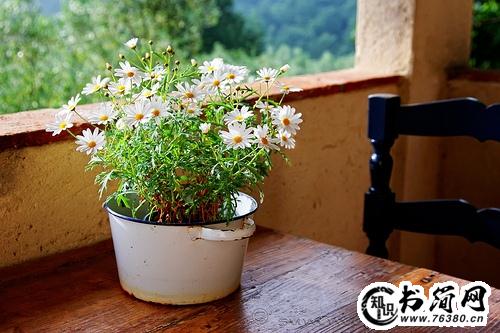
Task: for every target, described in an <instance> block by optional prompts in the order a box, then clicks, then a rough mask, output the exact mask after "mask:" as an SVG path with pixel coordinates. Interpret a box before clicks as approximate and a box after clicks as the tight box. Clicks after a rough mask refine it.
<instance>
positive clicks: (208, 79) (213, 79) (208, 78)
mask: <svg viewBox="0 0 500 333" xmlns="http://www.w3.org/2000/svg"><path fill="white" fill-rule="evenodd" d="M202 83H203V85H204V87H205V88H206V89H207V90H208V91H209V92H211V93H216V92H217V91H218V90H221V91H225V90H226V88H227V82H226V77H225V75H224V72H223V71H220V70H217V71H215V72H213V73H212V74H210V75H204V76H203V78H202Z"/></svg>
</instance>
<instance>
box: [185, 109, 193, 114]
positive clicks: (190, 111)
mask: <svg viewBox="0 0 500 333" xmlns="http://www.w3.org/2000/svg"><path fill="white" fill-rule="evenodd" d="M186 112H187V113H189V114H193V113H194V109H187V110H186Z"/></svg>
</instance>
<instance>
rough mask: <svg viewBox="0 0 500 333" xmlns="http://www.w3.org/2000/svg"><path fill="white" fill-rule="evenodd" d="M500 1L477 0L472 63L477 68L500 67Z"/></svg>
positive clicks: (475, 4)
mask: <svg viewBox="0 0 500 333" xmlns="http://www.w3.org/2000/svg"><path fill="white" fill-rule="evenodd" d="M499 31H500V3H499V1H498V0H475V1H474V23H473V29H472V48H471V56H470V65H471V66H472V67H476V68H482V69H488V68H500V57H499V56H498V55H499V54H500V34H499V33H498V32H499Z"/></svg>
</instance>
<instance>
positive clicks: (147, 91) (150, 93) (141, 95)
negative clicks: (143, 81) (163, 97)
mask: <svg viewBox="0 0 500 333" xmlns="http://www.w3.org/2000/svg"><path fill="white" fill-rule="evenodd" d="M158 89H160V84H159V83H156V84H154V85H153V86H152V87H151V89H148V88H144V89H143V90H142V91H141V92H140V93H138V94H135V95H134V96H133V97H134V99H137V98H144V99H149V98H151V97H153V96H154V95H156V94H157V93H158Z"/></svg>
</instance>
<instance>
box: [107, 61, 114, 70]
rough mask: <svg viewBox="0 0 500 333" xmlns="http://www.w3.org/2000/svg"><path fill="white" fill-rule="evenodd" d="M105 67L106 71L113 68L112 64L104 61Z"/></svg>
mask: <svg viewBox="0 0 500 333" xmlns="http://www.w3.org/2000/svg"><path fill="white" fill-rule="evenodd" d="M106 69H107V70H108V71H110V70H112V69H113V66H111V64H110V63H109V62H107V63H106Z"/></svg>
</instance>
